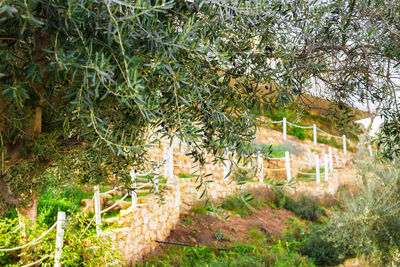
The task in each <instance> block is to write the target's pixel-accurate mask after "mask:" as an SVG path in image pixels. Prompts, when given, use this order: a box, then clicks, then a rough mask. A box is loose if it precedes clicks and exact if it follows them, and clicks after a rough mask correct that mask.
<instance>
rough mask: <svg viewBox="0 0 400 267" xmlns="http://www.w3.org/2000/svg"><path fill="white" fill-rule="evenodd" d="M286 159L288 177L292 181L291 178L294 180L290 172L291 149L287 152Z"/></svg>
mask: <svg viewBox="0 0 400 267" xmlns="http://www.w3.org/2000/svg"><path fill="white" fill-rule="evenodd" d="M285 160H286V177H287V180H288V182H290V180H292V177H291V173H290V155H289V151H286V152H285Z"/></svg>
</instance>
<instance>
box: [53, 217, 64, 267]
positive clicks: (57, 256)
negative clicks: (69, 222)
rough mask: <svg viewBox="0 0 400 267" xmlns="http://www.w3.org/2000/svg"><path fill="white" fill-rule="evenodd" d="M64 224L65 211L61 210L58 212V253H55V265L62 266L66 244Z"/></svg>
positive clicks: (56, 266)
mask: <svg viewBox="0 0 400 267" xmlns="http://www.w3.org/2000/svg"><path fill="white" fill-rule="evenodd" d="M64 224H65V212H63V211H59V212H58V214H57V235H56V253H55V255H54V267H61V263H60V259H61V254H62V248H63V244H64Z"/></svg>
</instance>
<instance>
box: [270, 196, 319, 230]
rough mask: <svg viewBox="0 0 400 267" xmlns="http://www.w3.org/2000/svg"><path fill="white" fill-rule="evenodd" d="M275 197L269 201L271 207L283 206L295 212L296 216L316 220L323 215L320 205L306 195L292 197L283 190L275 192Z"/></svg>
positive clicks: (279, 207) (278, 207)
mask: <svg viewBox="0 0 400 267" xmlns="http://www.w3.org/2000/svg"><path fill="white" fill-rule="evenodd" d="M275 195H276V197H275V199H274V200H273V202H272V201H271V202H269V203H270V206H271V204H272V206H271V207H272V208H277V209H281V208H285V209H287V210H290V211H292V212H293V213H294V214H296V216H297V217H299V218H302V219H305V220H310V221H313V222H317V221H319V220H320V218H321V215H325V211H324V210H323V209H322V208H321V206H320V205H319V204H318V203H317V202H316V201H314V200H313V199H311V198H310V197H308V196H306V195H301V196H300V198H299V199H297V200H296V199H293V198H291V197H289V196H288V195H286V194H285V193H284V192H281V191H277V192H275Z"/></svg>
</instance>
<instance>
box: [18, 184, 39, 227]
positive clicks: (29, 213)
mask: <svg viewBox="0 0 400 267" xmlns="http://www.w3.org/2000/svg"><path fill="white" fill-rule="evenodd" d="M29 200H30V201H29V204H28V205H27V206H25V207H23V206H21V207H18V208H17V212H18V218H19V224H20V225H21V226H22V227H29V225H31V224H32V223H36V220H37V208H38V204H39V196H38V194H37V193H36V192H35V193H34V192H32V193H31V194H30V197H29Z"/></svg>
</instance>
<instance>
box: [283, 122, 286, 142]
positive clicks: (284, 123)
mask: <svg viewBox="0 0 400 267" xmlns="http://www.w3.org/2000/svg"><path fill="white" fill-rule="evenodd" d="M283 140H285V141H286V118H283Z"/></svg>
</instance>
